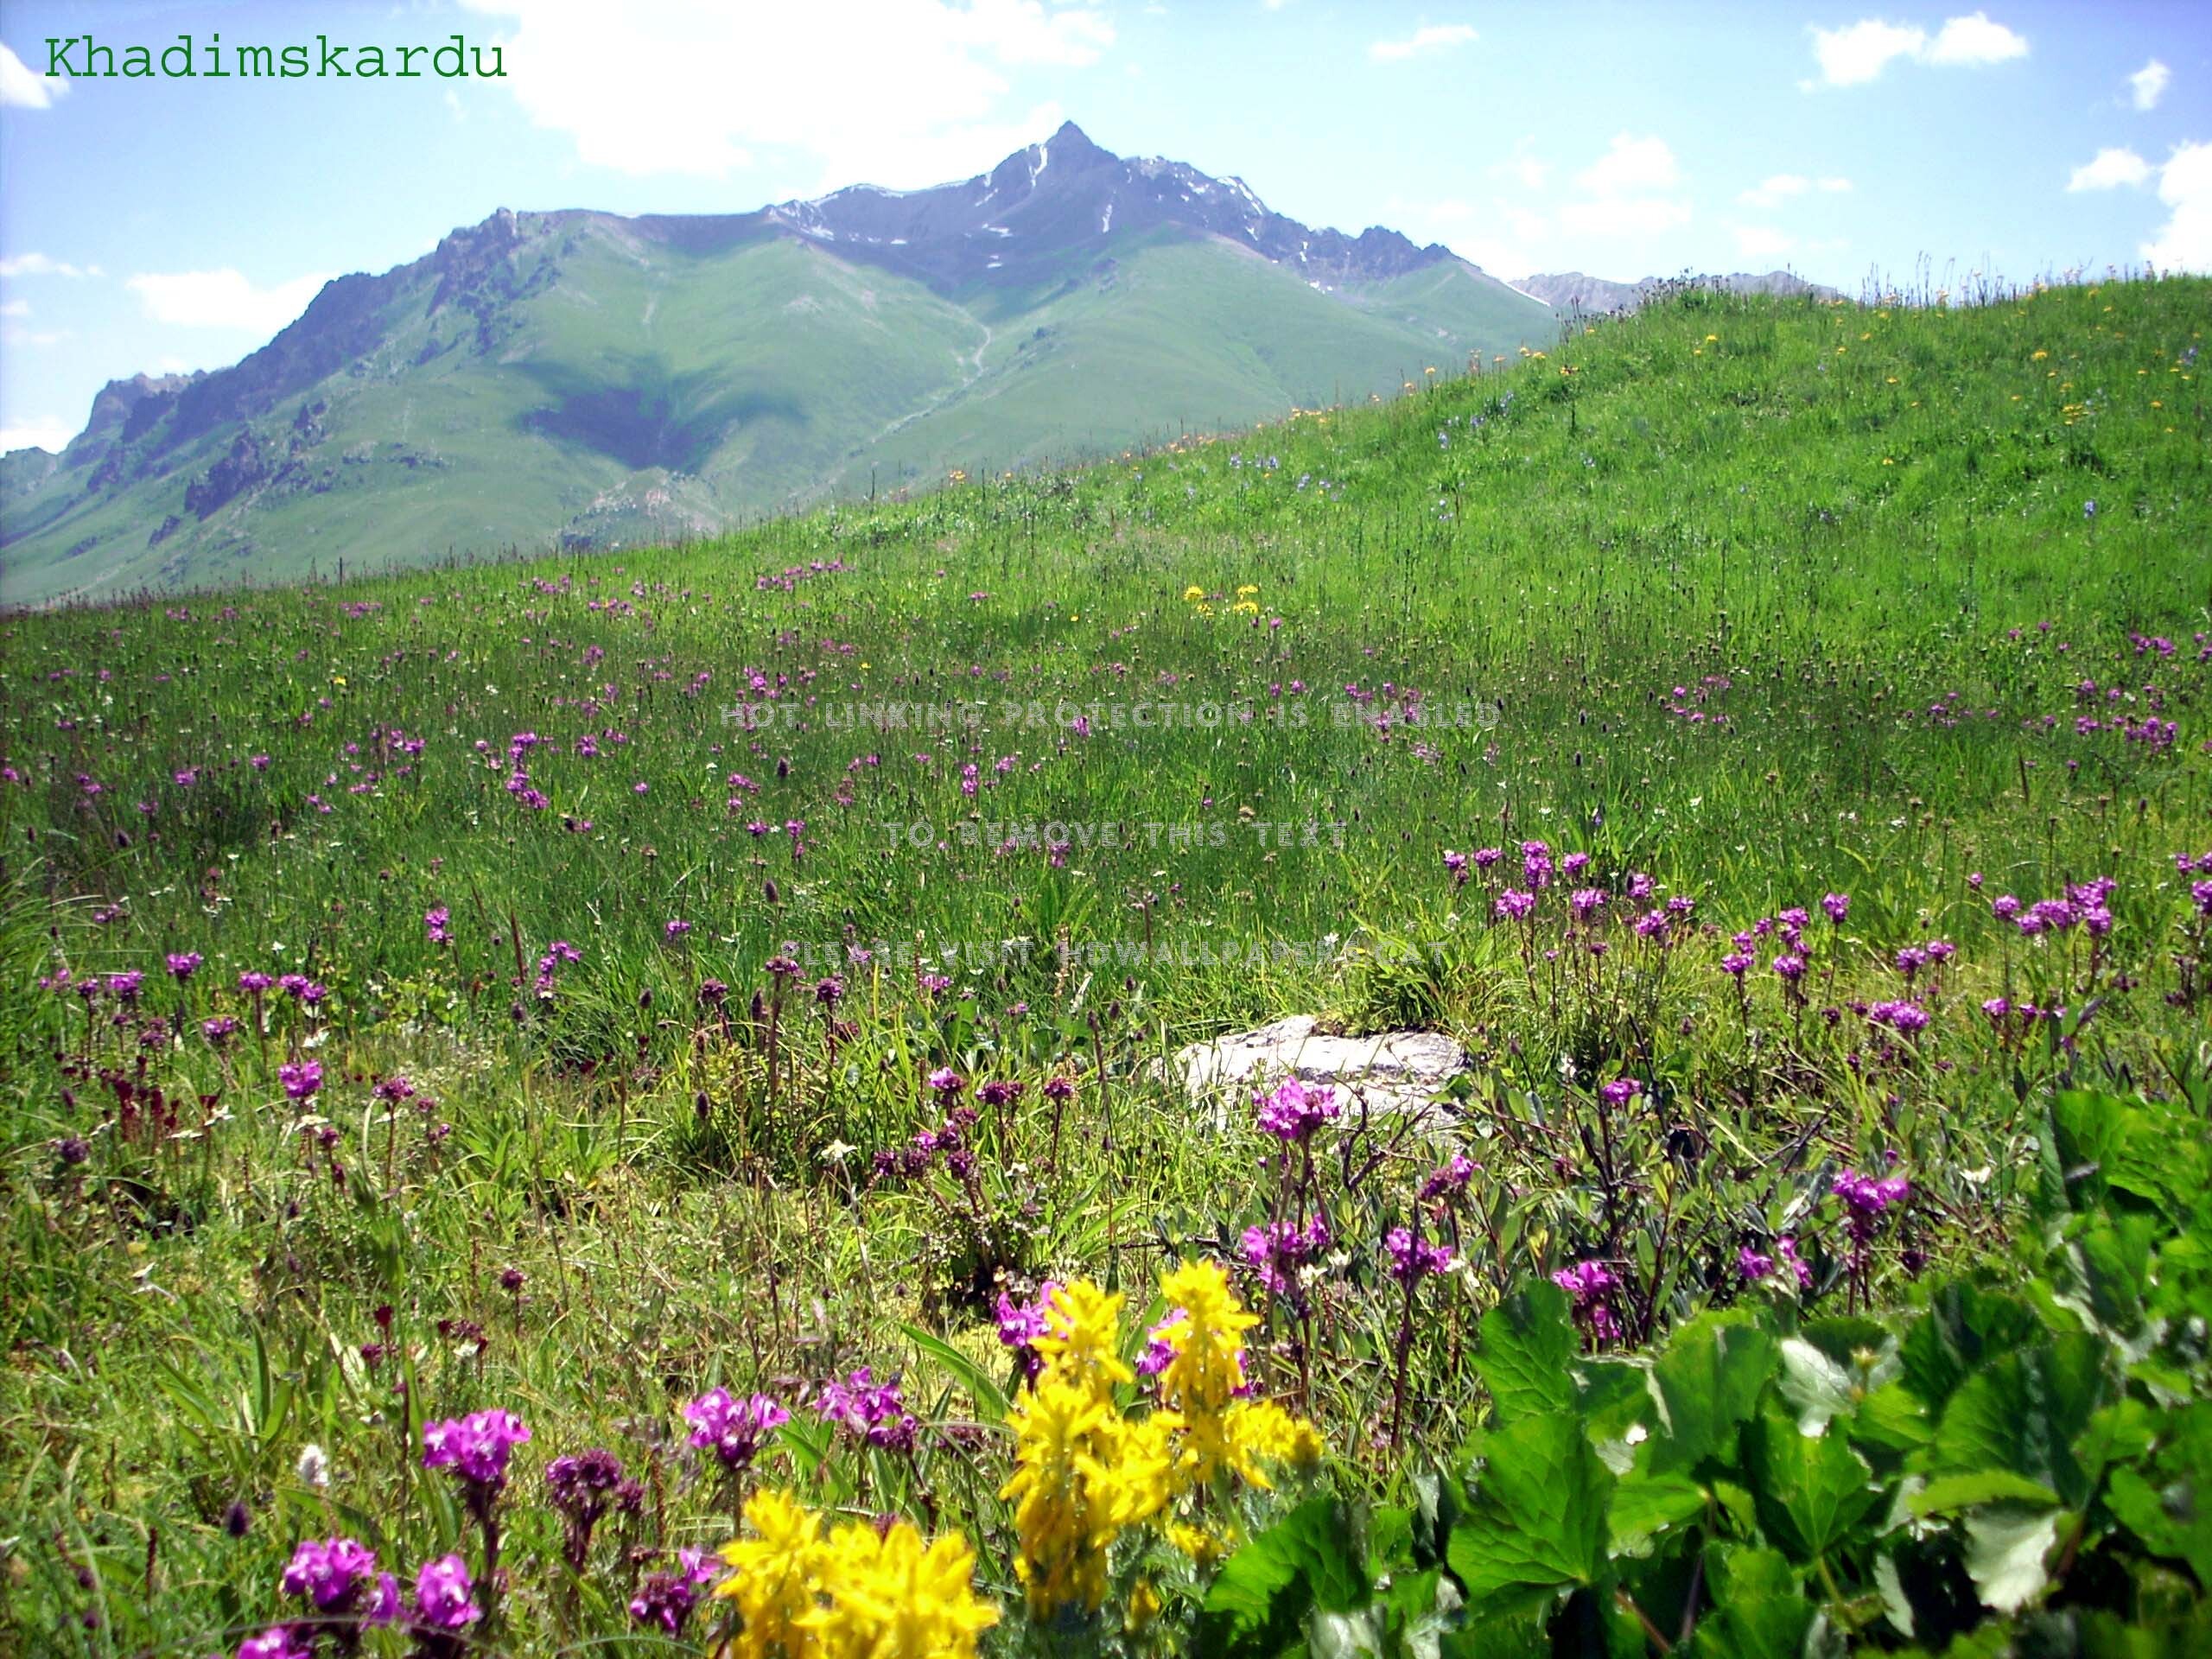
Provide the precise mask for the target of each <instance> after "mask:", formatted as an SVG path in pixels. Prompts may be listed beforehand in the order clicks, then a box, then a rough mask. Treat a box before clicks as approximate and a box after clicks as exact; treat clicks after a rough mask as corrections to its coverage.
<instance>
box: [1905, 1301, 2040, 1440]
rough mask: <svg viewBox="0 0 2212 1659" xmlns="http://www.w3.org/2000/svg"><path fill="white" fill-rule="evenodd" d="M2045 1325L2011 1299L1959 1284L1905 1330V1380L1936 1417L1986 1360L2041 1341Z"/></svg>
mask: <svg viewBox="0 0 2212 1659" xmlns="http://www.w3.org/2000/svg"><path fill="white" fill-rule="evenodd" d="M2043 1335H2044V1325H2043V1321H2042V1320H2040V1319H2037V1317H2036V1314H2035V1310H2034V1309H2032V1308H2031V1307H2030V1306H2028V1305H2027V1304H2026V1303H2025V1302H2024V1301H2021V1300H2019V1299H2018V1298H2017V1297H2013V1296H2005V1295H1999V1294H1996V1293H1995V1292H1992V1291H1986V1290H1984V1289H1982V1288H1981V1287H1979V1286H1977V1285H1974V1284H1972V1283H1969V1282H1967V1281H1963V1280H1961V1281H1958V1282H1957V1283H1955V1284H1950V1285H1946V1286H1944V1287H1942V1289H1941V1290H1938V1291H1937V1292H1936V1294H1935V1295H1934V1296H1933V1297H1932V1298H1930V1299H1929V1306H1928V1313H1927V1314H1926V1316H1925V1317H1924V1318H1922V1319H1917V1320H1916V1321H1914V1323H1913V1326H1912V1328H1911V1329H1910V1331H1908V1332H1905V1338H1904V1347H1903V1351H1902V1354H1901V1357H1902V1359H1903V1361H1904V1383H1905V1386H1906V1387H1908V1388H1910V1389H1911V1390H1912V1391H1913V1392H1914V1393H1915V1394H1916V1395H1919V1396H1920V1397H1921V1398H1922V1399H1923V1400H1924V1401H1926V1402H1928V1407H1929V1410H1930V1411H1931V1412H1932V1413H1935V1414H1938V1415H1940V1414H1942V1408H1943V1406H1944V1404H1945V1402H1948V1400H1949V1399H1950V1397H1951V1392H1952V1390H1953V1389H1956V1388H1957V1387H1958V1386H1959V1384H1960V1383H1961V1382H1962V1381H1963V1380H1964V1379H1965V1378H1966V1377H1967V1375H1968V1374H1969V1373H1971V1372H1972V1371H1973V1370H1974V1369H1975V1367H1977V1366H1979V1365H1980V1363H1982V1362H1983V1361H1984V1360H1985V1359H1986V1358H1990V1357H1994V1356H1996V1355H1999V1354H2005V1353H2010V1352H2012V1351H2014V1350H2016V1349H2018V1348H2022V1347H2024V1346H2026V1345H2028V1344H2031V1343H2032V1342H2036V1341H2038V1340H2040V1339H2041V1338H2042V1337H2043Z"/></svg>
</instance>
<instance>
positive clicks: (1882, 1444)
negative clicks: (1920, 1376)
mask: <svg viewBox="0 0 2212 1659" xmlns="http://www.w3.org/2000/svg"><path fill="white" fill-rule="evenodd" d="M1845 1432H1846V1433H1848V1434H1849V1435H1850V1436H1851V1440H1852V1444H1853V1445H1854V1446H1878V1447H1879V1448H1881V1449H1882V1450H1884V1451H1887V1452H1910V1451H1912V1450H1914V1449H1915V1448H1916V1447H1918V1446H1926V1445H1927V1444H1928V1443H1929V1441H1930V1440H1934V1439H1935V1438H1936V1422H1935V1420H1934V1419H1933V1418H1932V1417H1930V1416H1929V1414H1928V1407H1927V1404H1926V1402H1923V1400H1922V1399H1921V1398H1920V1396H1919V1395H1916V1394H1915V1393H1913V1392H1912V1391H1911V1390H1910V1389H1908V1388H1906V1387H1905V1386H1904V1383H1891V1384H1890V1385H1889V1386H1888V1387H1886V1388H1880V1389H1875V1390H1874V1392H1873V1393H1872V1394H1870V1395H1867V1396H1866V1398H1865V1399H1864V1400H1861V1401H1860V1402H1859V1409H1858V1410H1857V1411H1856V1412H1855V1413H1853V1414H1852V1418H1851V1421H1850V1422H1848V1423H1847V1424H1846V1425H1845Z"/></svg>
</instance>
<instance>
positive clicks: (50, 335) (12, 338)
mask: <svg viewBox="0 0 2212 1659" xmlns="http://www.w3.org/2000/svg"><path fill="white" fill-rule="evenodd" d="M68 338H69V331H68V330H67V328H18V327H16V326H15V325H14V324H13V323H10V324H9V325H7V326H6V327H0V346H59V345H60V343H61V342H62V341H63V340H67V339H68Z"/></svg>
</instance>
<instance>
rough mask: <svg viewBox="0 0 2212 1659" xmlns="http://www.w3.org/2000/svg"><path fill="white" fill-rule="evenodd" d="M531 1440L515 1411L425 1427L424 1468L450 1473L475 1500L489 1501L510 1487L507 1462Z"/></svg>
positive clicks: (483, 1413)
mask: <svg viewBox="0 0 2212 1659" xmlns="http://www.w3.org/2000/svg"><path fill="white" fill-rule="evenodd" d="M529 1439H530V1429H529V1427H528V1426H527V1425H525V1424H524V1422H523V1421H522V1419H521V1418H519V1417H518V1416H516V1415H515V1414H514V1413H512V1412H511V1411H500V1410H497V1409H493V1410H490V1411H479V1412H473V1413H471V1414H469V1415H467V1416H466V1417H456V1418H453V1419H450V1420H448V1421H444V1422H435V1423H425V1424H424V1425H423V1467H424V1468H425V1469H450V1470H452V1471H454V1475H455V1476H457V1477H458V1478H460V1480H461V1483H462V1484H463V1485H464V1486H465V1487H467V1488H468V1489H470V1491H471V1495H472V1497H475V1496H478V1495H481V1496H483V1497H490V1496H491V1495H493V1494H496V1493H497V1492H498V1491H499V1490H500V1489H501V1488H502V1487H504V1486H505V1484H507V1458H508V1455H509V1453H511V1452H512V1451H513V1450H514V1448H515V1447H516V1446H520V1445H521V1444H523V1443H524V1441H525V1440H529Z"/></svg>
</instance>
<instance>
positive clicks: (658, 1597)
mask: <svg viewBox="0 0 2212 1659" xmlns="http://www.w3.org/2000/svg"><path fill="white" fill-rule="evenodd" d="M676 1558H677V1561H678V1562H679V1563H681V1565H680V1566H679V1567H677V1571H675V1572H673V1573H648V1574H646V1576H645V1582H644V1583H642V1584H640V1585H639V1586H638V1593H637V1594H636V1595H635V1596H633V1597H632V1598H631V1599H630V1617H631V1618H633V1619H635V1620H636V1621H637V1622H638V1623H639V1624H643V1625H645V1626H647V1627H648V1628H652V1627H656V1626H657V1627H658V1628H659V1629H660V1630H662V1631H663V1632H664V1633H665V1634H667V1635H669V1636H680V1635H682V1634H683V1626H684V1624H686V1623H687V1622H689V1620H690V1617H691V1610H692V1609H693V1608H694V1607H696V1606H697V1605H698V1603H699V1586H702V1585H703V1584H707V1583H709V1582H711V1581H712V1580H713V1579H714V1576H715V1567H714V1563H713V1562H711V1561H709V1560H708V1559H707V1558H706V1557H705V1556H704V1555H703V1554H701V1553H700V1552H699V1551H697V1550H696V1549H679V1550H677V1552H676Z"/></svg>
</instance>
